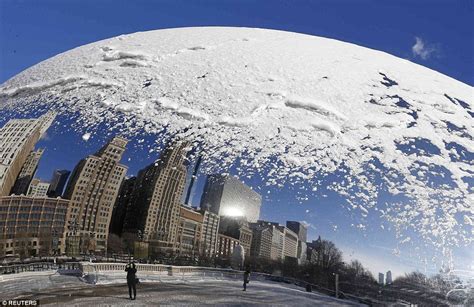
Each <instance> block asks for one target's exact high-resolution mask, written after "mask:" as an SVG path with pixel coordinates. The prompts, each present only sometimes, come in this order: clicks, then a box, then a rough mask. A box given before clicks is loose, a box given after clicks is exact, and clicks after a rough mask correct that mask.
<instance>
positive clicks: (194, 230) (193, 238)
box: [176, 206, 204, 256]
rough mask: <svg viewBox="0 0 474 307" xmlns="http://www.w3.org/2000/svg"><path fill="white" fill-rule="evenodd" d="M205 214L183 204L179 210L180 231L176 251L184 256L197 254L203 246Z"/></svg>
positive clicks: (177, 236)
mask: <svg viewBox="0 0 474 307" xmlns="http://www.w3.org/2000/svg"><path fill="white" fill-rule="evenodd" d="M203 221H204V216H203V215H202V214H201V213H199V212H197V211H195V210H193V209H191V208H189V207H184V206H181V208H180V210H179V224H178V233H177V235H176V252H177V253H178V255H182V256H197V255H198V254H199V250H200V248H201V242H202V240H201V238H202V223H203Z"/></svg>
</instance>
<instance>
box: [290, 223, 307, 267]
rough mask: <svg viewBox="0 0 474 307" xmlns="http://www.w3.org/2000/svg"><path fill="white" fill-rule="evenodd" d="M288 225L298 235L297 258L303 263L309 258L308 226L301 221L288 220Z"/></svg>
mask: <svg viewBox="0 0 474 307" xmlns="http://www.w3.org/2000/svg"><path fill="white" fill-rule="evenodd" d="M286 227H287V228H288V229H290V230H291V231H293V232H294V233H296V234H297V235H298V248H297V258H298V264H303V263H305V262H306V259H307V246H306V240H307V233H308V227H307V226H306V225H304V224H303V223H301V222H296V221H287V222H286Z"/></svg>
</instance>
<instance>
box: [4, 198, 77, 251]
mask: <svg viewBox="0 0 474 307" xmlns="http://www.w3.org/2000/svg"><path fill="white" fill-rule="evenodd" d="M68 205H69V201H68V200H66V199H61V198H44V197H42V198H36V197H28V196H17V195H13V196H6V197H0V217H1V218H0V254H6V255H15V254H21V255H23V256H26V257H28V256H32V255H38V254H43V255H45V254H51V253H52V252H61V253H63V252H64V249H65V244H64V240H63V233H64V231H65V220H66V212H67V208H68Z"/></svg>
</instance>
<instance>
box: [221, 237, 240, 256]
mask: <svg viewBox="0 0 474 307" xmlns="http://www.w3.org/2000/svg"><path fill="white" fill-rule="evenodd" d="M236 245H240V242H239V240H238V239H236V238H232V237H229V236H226V235H223V234H221V233H220V234H219V235H218V236H217V253H216V254H217V257H219V258H221V259H230V257H231V256H232V253H233V252H234V247H235V246H236Z"/></svg>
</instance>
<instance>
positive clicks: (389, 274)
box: [385, 270, 393, 285]
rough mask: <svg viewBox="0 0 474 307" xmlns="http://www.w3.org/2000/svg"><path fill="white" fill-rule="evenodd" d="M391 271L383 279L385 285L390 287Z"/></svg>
mask: <svg viewBox="0 0 474 307" xmlns="http://www.w3.org/2000/svg"><path fill="white" fill-rule="evenodd" d="M392 282H393V281H392V271H390V270H388V271H387V274H386V277H385V284H387V285H390V284H392Z"/></svg>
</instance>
